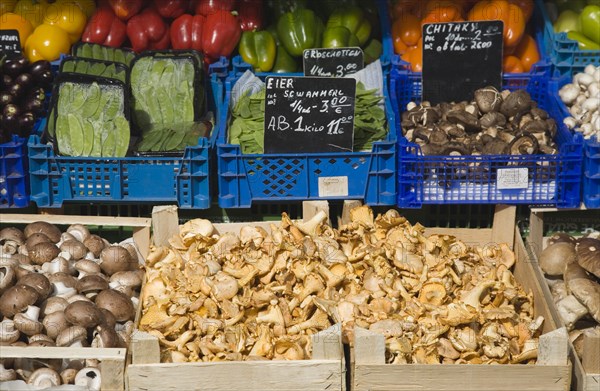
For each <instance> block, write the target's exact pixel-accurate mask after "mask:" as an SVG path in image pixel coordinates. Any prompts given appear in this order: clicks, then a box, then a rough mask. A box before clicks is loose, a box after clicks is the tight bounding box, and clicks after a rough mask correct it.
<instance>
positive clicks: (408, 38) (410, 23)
mask: <svg viewBox="0 0 600 391" xmlns="http://www.w3.org/2000/svg"><path fill="white" fill-rule="evenodd" d="M392 37H394V39H396V37H400V39H402V42H404V44H405V45H406V46H414V45H416V44H417V43H418V42H419V39H421V21H420V20H419V18H417V17H416V16H414V15H412V14H404V15H402V16H401V17H400V18H398V19H396V20H395V21H394V24H393V25H392Z"/></svg>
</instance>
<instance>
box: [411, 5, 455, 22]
mask: <svg viewBox="0 0 600 391" xmlns="http://www.w3.org/2000/svg"><path fill="white" fill-rule="evenodd" d="M459 19H462V15H461V12H460V8H459V7H458V6H456V5H453V6H439V7H435V8H432V9H431V11H429V13H428V14H427V15H426V16H425V17H424V18H423V20H421V25H424V24H427V23H444V22H456V21H457V20H459Z"/></svg>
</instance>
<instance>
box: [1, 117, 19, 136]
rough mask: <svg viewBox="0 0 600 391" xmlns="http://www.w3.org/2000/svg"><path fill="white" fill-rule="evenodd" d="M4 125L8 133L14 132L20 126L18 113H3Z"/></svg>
mask: <svg viewBox="0 0 600 391" xmlns="http://www.w3.org/2000/svg"><path fill="white" fill-rule="evenodd" d="M2 127H3V128H4V129H5V131H6V132H7V133H14V132H16V131H17V130H18V127H19V117H17V116H16V115H2Z"/></svg>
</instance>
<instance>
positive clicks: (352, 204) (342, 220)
mask: <svg viewBox="0 0 600 391" xmlns="http://www.w3.org/2000/svg"><path fill="white" fill-rule="evenodd" d="M359 206H362V202H361V201H359V200H344V205H343V207H342V216H341V217H339V218H338V226H341V225H345V224H348V223H349V222H350V221H351V220H350V211H351V210H352V209H354V208H358V207H359Z"/></svg>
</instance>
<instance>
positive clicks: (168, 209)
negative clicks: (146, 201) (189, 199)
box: [152, 205, 179, 246]
mask: <svg viewBox="0 0 600 391" xmlns="http://www.w3.org/2000/svg"><path fill="white" fill-rule="evenodd" d="M152 228H153V230H152V243H153V244H154V245H155V246H167V245H169V239H170V238H171V237H172V236H173V235H177V234H178V233H179V217H178V214H177V206H175V205H166V206H155V207H154V208H152Z"/></svg>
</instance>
